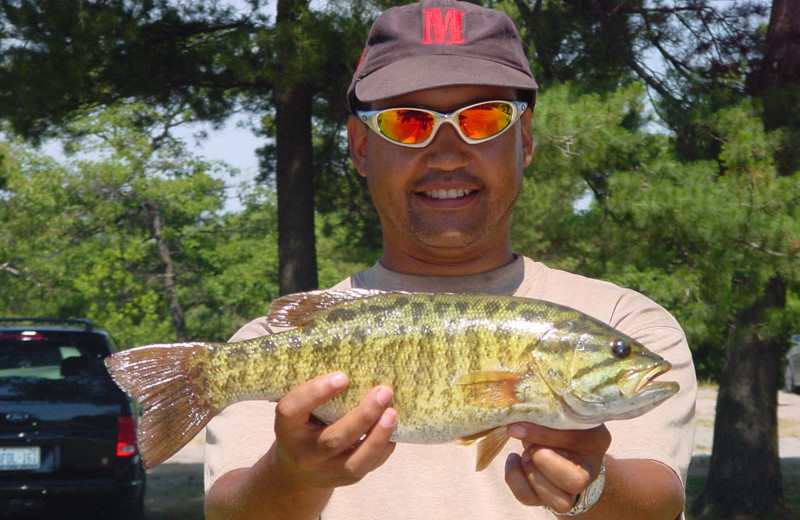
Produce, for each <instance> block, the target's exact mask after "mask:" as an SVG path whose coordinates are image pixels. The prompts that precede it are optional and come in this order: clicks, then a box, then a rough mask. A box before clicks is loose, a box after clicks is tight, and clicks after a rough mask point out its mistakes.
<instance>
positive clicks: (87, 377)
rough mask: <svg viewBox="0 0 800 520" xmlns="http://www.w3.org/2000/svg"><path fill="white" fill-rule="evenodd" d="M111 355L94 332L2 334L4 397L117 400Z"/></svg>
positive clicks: (1, 394)
mask: <svg viewBox="0 0 800 520" xmlns="http://www.w3.org/2000/svg"><path fill="white" fill-rule="evenodd" d="M108 353H109V352H108V348H107V347H106V346H105V345H104V343H103V338H102V336H99V335H97V334H94V333H80V332H61V331H56V332H41V331H19V332H0V400H20V399H26V400H44V401H49V402H87V401H88V402H92V403H97V404H107V403H115V402H119V399H120V392H119V389H118V388H117V387H116V385H114V383H113V381H112V380H111V378H110V377H109V375H108V372H107V371H106V369H105V366H104V365H103V358H104V357H105V356H106V355H107V354H108Z"/></svg>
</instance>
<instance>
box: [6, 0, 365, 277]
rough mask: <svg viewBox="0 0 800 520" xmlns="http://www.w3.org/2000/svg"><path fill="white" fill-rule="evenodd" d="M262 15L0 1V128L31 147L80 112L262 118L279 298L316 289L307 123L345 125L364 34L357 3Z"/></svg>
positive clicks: (259, 11) (109, 1)
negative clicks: (119, 106)
mask: <svg viewBox="0 0 800 520" xmlns="http://www.w3.org/2000/svg"><path fill="white" fill-rule="evenodd" d="M266 5H267V2H265V1H262V0H251V1H249V2H248V3H247V6H248V7H247V8H246V10H242V9H241V8H234V7H231V6H219V5H218V3H217V2H212V1H207V0H204V1H200V2H191V3H181V2H172V1H169V0H155V1H127V0H96V1H91V2H86V1H82V0H80V1H79V0H64V1H61V0H51V1H45V2H33V1H29V0H3V1H1V2H0V22H1V23H2V28H3V30H2V31H1V32H0V52H1V53H2V54H0V56H2V57H0V118H2V119H5V120H8V121H10V122H11V124H12V125H13V128H14V129H15V131H17V132H19V133H20V134H21V135H23V136H25V137H27V138H30V139H33V140H35V139H38V138H41V137H43V136H48V135H53V134H56V133H58V132H59V131H60V130H61V129H62V128H63V127H64V124H65V122H68V121H69V120H70V119H71V118H72V117H73V116H74V115H75V113H76V111H78V110H80V109H81V108H85V107H95V106H110V105H112V104H113V103H115V102H118V101H121V100H129V99H137V100H140V101H143V102H146V103H149V104H153V105H156V106H161V107H169V106H175V105H181V106H187V107H189V108H190V109H191V111H192V114H193V115H192V117H193V118H195V119H198V120H204V121H210V122H220V121H222V120H223V119H224V118H225V117H226V116H227V115H229V114H230V113H231V112H232V111H233V110H236V109H239V108H242V107H245V108H246V109H248V110H254V111H262V112H266V113H267V114H268V115H269V117H267V118H266V119H267V120H268V121H269V122H270V123H269V124H268V127H267V129H266V131H265V133H266V134H267V135H269V136H270V137H272V138H274V139H275V141H276V142H275V146H274V147H268V149H271V150H277V160H275V161H274V162H272V161H266V163H265V164H272V165H274V167H275V170H274V171H270V172H265V174H264V177H265V178H267V177H272V176H273V175H274V178H275V179H276V181H277V182H276V185H277V191H278V206H279V210H278V211H279V223H280V224H279V227H280V231H279V235H280V237H281V238H280V245H279V252H278V255H279V260H280V266H281V267H280V270H281V275H280V279H281V292H293V291H298V290H303V289H309V288H313V287H316V285H317V275H316V253H315V247H314V225H313V222H314V197H313V193H314V190H313V185H314V177H315V175H314V172H315V169H319V170H323V169H324V167H323V165H320V164H317V163H315V162H314V161H313V157H314V153H313V151H314V147H313V141H312V136H313V133H312V128H313V127H312V117H315V118H317V120H318V121H320V122H321V123H322V124H321V125H320V127H321V128H327V127H328V125H327V123H326V121H329V120H330V117H331V115H332V114H333V117H334V119H335V120H337V121H341V120H343V119H344V118H345V114H346V112H345V110H346V109H345V102H344V96H343V94H342V92H344V91H345V87H344V86H342V85H343V83H344V84H346V82H347V81H348V80H349V77H350V74H351V72H352V68H353V67H354V66H355V63H356V60H357V58H358V55H359V52H360V46H361V44H362V42H363V35H364V34H365V33H366V24H365V23H364V21H363V19H362V17H361V15H360V12H361V8H360V6H359V4H358V3H355V4H354V5H353V7H352V8H351V9H350V10H348V9H347V8H344V7H341V6H337V4H335V3H334V2H331V3H330V4H328V6H325V7H323V8H321V9H319V10H312V9H310V8H309V3H308V2H307V1H300V0H279V2H278V9H277V20H276V21H275V23H274V24H270V20H269V17H268V16H267V15H266V14H264V11H265V10H266ZM331 41H336V42H337V45H335V46H332V45H329V44H328V43H329V42H331ZM356 42H357V43H356ZM52 78H58V79H59V80H58V81H56V82H54V81H52ZM334 89H336V92H337V93H338V103H336V104H334V105H332V104H331V103H330V99H331V98H330V92H332V91H333V90H334ZM318 99H319V101H317V100H318ZM312 101H314V102H313V103H312ZM335 131H336V127H335V125H334V128H333V130H331V132H335ZM339 140H340V141H341V137H339ZM338 148H339V149H340V150H341V149H343V148H344V147H343V146H342V145H340V146H339V147H338Z"/></svg>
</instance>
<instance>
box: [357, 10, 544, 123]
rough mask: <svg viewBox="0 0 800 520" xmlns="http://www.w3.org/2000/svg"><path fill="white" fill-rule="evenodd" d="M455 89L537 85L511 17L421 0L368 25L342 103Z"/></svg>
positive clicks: (533, 91) (532, 97) (532, 89)
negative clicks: (437, 89)
mask: <svg viewBox="0 0 800 520" xmlns="http://www.w3.org/2000/svg"><path fill="white" fill-rule="evenodd" d="M457 85H488V86H500V87H513V88H517V89H520V90H524V91H529V92H530V94H531V95H530V106H531V107H532V106H533V104H534V101H535V99H536V91H537V89H538V85H537V84H536V81H535V80H534V79H533V74H532V73H531V69H530V65H529V63H528V59H527V57H526V56H525V52H524V51H523V50H522V43H521V42H520V39H519V35H518V34H517V29H516V27H514V24H513V23H512V22H511V19H509V17H508V16H507V15H506V14H505V13H503V12H502V11H499V10H497V9H488V8H485V7H481V6H478V5H475V4H470V3H468V2H460V1H457V0H422V1H421V2H418V3H414V4H410V5H405V6H400V7H393V8H391V9H387V10H386V11H384V12H383V13H381V14H380V16H378V18H377V19H376V20H375V22H374V23H373V24H372V29H371V30H370V33H369V37H368V38H367V45H366V47H365V48H364V52H363V53H362V55H361V60H360V61H359V63H358V66H357V67H356V71H355V74H354V75H353V80H352V82H351V83H350V88H349V89H348V90H347V99H348V102H349V103H350V108H351V110H355V107H356V105H357V103H358V101H361V102H364V103H369V102H372V101H376V100H378V99H385V98H388V97H393V96H398V95H401V94H406V93H409V92H415V91H418V90H425V89H429V88H436V87H444V86H457Z"/></svg>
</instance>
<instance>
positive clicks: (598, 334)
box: [106, 289, 679, 470]
mask: <svg viewBox="0 0 800 520" xmlns="http://www.w3.org/2000/svg"><path fill="white" fill-rule="evenodd" d="M267 319H268V322H269V323H270V325H271V326H277V327H294V328H292V329H290V330H287V331H285V332H279V333H276V334H271V335H267V336H262V337H259V338H255V339H250V340H246V341H240V342H234V343H199V342H192V343H172V344H156V345H148V346H143V347H137V348H133V349H129V350H125V351H122V352H119V353H116V354H114V355H112V356H109V357H108V358H106V366H107V367H108V369H109V371H110V373H111V375H112V376H113V378H114V380H115V381H116V382H117V384H118V385H119V386H120V387H121V388H122V389H123V390H124V391H126V392H127V393H128V394H129V395H130V396H131V397H133V398H135V399H137V400H138V401H139V403H140V404H141V406H142V408H143V410H144V413H143V415H142V418H141V421H140V425H139V430H138V440H139V447H140V450H141V453H142V458H143V460H144V464H145V467H147V468H152V467H154V466H156V465H158V464H160V463H161V462H163V461H164V460H166V459H167V458H169V457H170V456H172V455H173V454H174V453H175V452H177V451H178V450H179V449H180V448H181V447H183V446H184V445H185V444H186V443H187V442H189V441H190V440H191V439H192V438H193V437H194V436H195V435H196V434H197V433H198V432H199V431H200V430H201V429H202V428H203V427H204V426H205V425H206V424H207V423H208V421H209V420H211V418H212V417H214V416H215V415H216V414H218V413H219V412H220V411H221V410H222V409H224V408H225V407H227V406H228V405H230V404H233V403H235V402H238V401H243V400H248V399H266V400H270V401H277V400H279V399H280V398H281V397H282V396H283V395H285V394H286V393H287V392H288V391H289V390H291V389H292V388H294V387H295V386H297V385H298V384H300V383H302V382H304V381H307V380H309V379H311V378H313V377H315V376H317V375H320V374H324V373H327V372H334V371H340V372H343V373H345V374H347V376H348V378H349V380H350V384H349V386H348V387H347V388H346V389H345V391H344V392H342V393H341V394H340V395H338V396H337V397H335V398H333V399H332V400H330V401H329V402H327V403H325V404H324V405H322V406H320V407H319V408H317V409H316V410H315V411H314V416H315V417H316V418H318V419H319V420H321V421H323V422H325V423H331V422H334V421H336V420H337V419H339V418H341V417H342V416H344V415H345V414H346V413H347V412H348V411H349V410H351V409H352V408H354V407H355V406H356V405H357V404H358V402H359V400H360V399H361V397H362V396H363V395H364V393H365V392H366V391H367V390H369V389H370V388H372V387H374V386H375V385H378V384H386V385H388V386H390V387H391V388H392V389H393V391H394V398H393V399H392V403H391V406H392V407H393V408H395V409H396V410H397V417H398V420H397V425H396V428H395V431H394V433H393V436H392V440H394V441H398V442H410V443H444V442H451V441H455V440H459V441H460V442H461V443H462V444H471V443H474V442H477V443H478V461H477V465H476V469H477V470H481V469H484V468H485V467H486V466H488V464H489V463H490V462H491V460H492V459H493V458H494V457H495V456H496V455H497V453H499V452H500V450H501V449H502V447H503V445H504V444H505V443H506V441H507V440H508V436H507V434H506V425H508V424H511V423H514V422H523V421H525V422H532V423H537V424H540V425H542V426H547V427H550V428H557V429H587V428H592V427H595V426H598V425H600V424H601V423H603V422H605V421H608V420H615V419H627V418H632V417H637V416H639V415H641V414H643V413H645V412H647V411H649V410H650V409H652V408H654V407H655V406H657V405H659V404H660V403H661V402H663V401H664V400H665V399H667V398H669V397H670V396H672V395H674V394H675V393H676V392H677V391H678V389H679V387H678V383H675V382H660V381H653V379H654V378H656V377H657V376H659V375H661V374H663V373H664V372H666V371H668V370H669V369H670V364H669V363H668V362H667V361H665V360H664V359H662V358H661V357H659V356H657V355H655V354H653V353H652V352H650V351H649V350H647V349H646V348H645V347H644V346H643V345H641V344H640V343H638V342H637V341H635V340H633V339H631V338H629V337H628V336H625V335H624V334H622V333H620V332H618V331H616V330H615V329H613V328H611V327H610V326H608V325H607V324H605V323H603V322H601V321H598V320H596V319H594V318H591V317H589V316H587V315H585V314H583V313H580V312H578V311H576V310H573V309H570V308H568V307H564V306H561V305H557V304H554V303H550V302H545V301H541V300H534V299H528V298H519V297H513V296H495V295H485V294H429V293H406V292H384V291H378V290H367V289H349V290H342V291H311V292H306V293H297V294H291V295H287V296H284V297H282V298H279V299H277V300H275V301H274V302H273V303H272V305H271V306H270V310H269V313H268V316H267Z"/></svg>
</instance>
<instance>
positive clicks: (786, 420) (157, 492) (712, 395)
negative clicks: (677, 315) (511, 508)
mask: <svg viewBox="0 0 800 520" xmlns="http://www.w3.org/2000/svg"><path fill="white" fill-rule="evenodd" d="M716 396H717V394H716V389H715V388H713V387H703V388H701V389H700V391H699V392H698V396H697V414H696V418H697V432H696V434H695V449H694V456H693V458H692V465H691V466H690V468H689V471H690V472H692V473H702V472H705V471H706V470H707V468H708V459H709V455H710V454H711V447H712V442H713V438H714V408H715V406H716ZM778 432H779V435H780V439H779V449H780V454H781V460H782V462H783V469H784V474H785V475H786V474H795V475H800V395H794V394H787V393H785V392H783V391H781V392H780V393H779V394H778ZM204 439H205V434H204V433H201V434H200V435H198V436H197V437H196V438H195V439H194V440H192V441H191V442H190V443H189V444H188V445H187V446H186V447H184V448H183V449H182V450H181V451H180V452H178V453H176V454H175V455H174V456H173V457H172V458H170V459H169V460H167V461H166V462H164V463H163V464H161V465H160V466H158V467H157V468H154V469H152V470H150V471H148V474H147V478H148V481H147V500H146V508H147V519H148V520H190V519H191V520H197V519H201V518H203V449H204V445H205V440H204Z"/></svg>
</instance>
